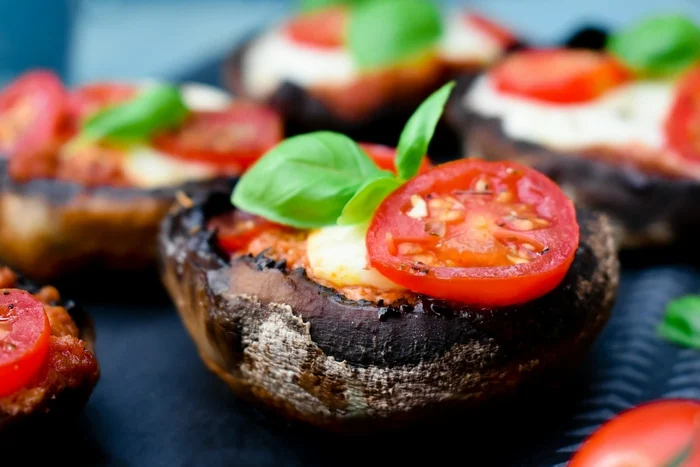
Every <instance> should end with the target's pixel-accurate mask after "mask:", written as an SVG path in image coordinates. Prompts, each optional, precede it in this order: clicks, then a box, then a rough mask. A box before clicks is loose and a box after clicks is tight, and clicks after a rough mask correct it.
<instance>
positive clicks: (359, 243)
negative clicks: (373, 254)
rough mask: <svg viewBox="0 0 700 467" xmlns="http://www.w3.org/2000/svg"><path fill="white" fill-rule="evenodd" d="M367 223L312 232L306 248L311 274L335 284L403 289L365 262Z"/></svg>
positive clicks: (325, 228)
mask: <svg viewBox="0 0 700 467" xmlns="http://www.w3.org/2000/svg"><path fill="white" fill-rule="evenodd" d="M366 229H367V226H362V225H360V226H357V225H353V226H333V227H324V228H322V229H318V230H315V231H313V232H311V234H310V235H309V237H308V240H307V246H306V248H307V249H306V252H307V257H308V259H309V267H310V268H311V272H312V273H313V275H314V276H315V277H317V278H319V279H323V280H326V281H328V282H330V283H332V284H333V285H335V286H336V287H348V286H366V287H374V288H377V289H380V290H403V287H401V286H399V285H397V284H395V283H393V282H392V281H390V280H389V279H387V278H386V277H384V276H383V275H381V274H380V273H379V272H378V271H377V270H376V269H374V268H372V267H370V266H369V265H368V264H367V246H366V244H365V233H366Z"/></svg>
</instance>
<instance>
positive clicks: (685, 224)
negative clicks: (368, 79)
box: [445, 82, 700, 250]
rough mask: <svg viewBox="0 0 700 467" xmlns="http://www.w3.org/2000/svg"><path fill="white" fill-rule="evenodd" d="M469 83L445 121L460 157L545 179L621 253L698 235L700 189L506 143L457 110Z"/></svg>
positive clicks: (590, 158)
mask: <svg viewBox="0 0 700 467" xmlns="http://www.w3.org/2000/svg"><path fill="white" fill-rule="evenodd" d="M470 86H471V83H469V82H463V83H461V85H460V86H458V87H456V88H455V92H454V93H453V94H452V97H451V99H450V102H449V104H448V106H447V109H446V112H445V113H446V117H447V119H448V121H449V124H450V126H451V127H452V128H453V129H454V130H455V133H457V134H458V135H460V136H459V137H460V139H461V147H462V149H461V152H462V154H463V155H464V156H465V157H481V158H483V159H485V160H513V161H517V162H520V163H523V164H526V165H529V166H531V167H533V168H535V169H536V170H538V171H540V172H542V173H544V174H545V175H547V176H548V177H550V178H551V179H552V180H554V181H555V182H556V183H557V184H559V185H560V186H561V188H562V189H563V190H564V191H565V192H566V193H567V194H568V195H569V196H570V197H571V198H572V199H573V200H574V201H575V202H576V203H577V204H578V205H580V206H584V207H587V208H589V209H593V210H598V211H601V212H604V213H606V214H607V215H608V216H609V217H610V219H611V221H612V222H613V225H614V229H615V238H616V241H617V243H618V247H619V248H620V249H622V250H632V249H637V248H641V247H666V246H669V245H671V244H672V243H676V242H678V243H685V242H686V241H687V240H689V239H691V238H696V237H697V235H698V234H700V209H698V206H697V203H696V201H695V200H697V199H698V197H700V183H698V182H697V181H694V180H690V179H679V178H670V177H666V176H664V175H661V174H653V173H650V172H648V171H642V170H639V169H637V168H634V167H631V166H621V165H620V166H618V165H614V164H611V163H608V162H605V161H603V160H601V158H602V156H603V154H600V156H601V157H597V153H598V152H599V151H600V150H594V149H591V150H590V151H588V154H580V153H561V152H557V151H553V150H551V149H548V148H546V147H544V146H540V145H538V144H533V143H529V142H525V141H519V140H515V139H512V138H510V137H508V136H507V135H506V134H505V132H504V131H503V125H502V122H501V119H500V118H490V117H484V116H482V115H480V114H478V113H476V112H473V111H471V110H470V109H467V108H465V106H464V105H463V104H462V101H463V98H464V96H465V94H466V93H467V92H468V89H469V87H470Z"/></svg>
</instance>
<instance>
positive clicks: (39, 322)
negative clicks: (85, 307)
mask: <svg viewBox="0 0 700 467" xmlns="http://www.w3.org/2000/svg"><path fill="white" fill-rule="evenodd" d="M50 338H51V327H50V325H49V319H48V317H47V316H46V312H45V311H44V305H43V304H42V303H41V302H40V301H39V300H37V299H36V298H35V297H34V296H33V295H32V294H30V293H28V292H25V291H24V290H20V289H0V397H3V396H7V395H10V394H13V393H15V392H17V391H18V390H19V389H21V388H22V387H24V386H25V385H26V384H27V383H29V382H31V380H32V378H33V377H34V376H35V375H36V374H37V373H38V372H39V370H40V369H41V367H42V365H43V363H44V361H45V360H46V355H47V352H48V349H49V343H50Z"/></svg>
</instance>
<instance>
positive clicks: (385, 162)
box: [358, 143, 430, 174]
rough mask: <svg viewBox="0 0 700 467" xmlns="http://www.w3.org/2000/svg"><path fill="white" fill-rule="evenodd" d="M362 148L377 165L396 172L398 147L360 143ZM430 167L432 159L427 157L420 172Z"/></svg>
mask: <svg viewBox="0 0 700 467" xmlns="http://www.w3.org/2000/svg"><path fill="white" fill-rule="evenodd" d="M358 145H359V146H360V148H361V149H362V150H363V151H365V153H366V154H367V155H368V156H369V157H370V158H371V159H372V160H373V161H374V163H375V164H377V167H379V168H380V169H383V170H389V171H391V172H393V173H394V174H396V173H397V171H396V164H395V161H396V149H395V148H392V147H389V146H384V145H382V144H376V143H358ZM429 168H430V161H429V160H428V158H427V157H424V158H423V162H421V165H420V167H419V168H418V173H425V172H426V171H427V170H428V169H429Z"/></svg>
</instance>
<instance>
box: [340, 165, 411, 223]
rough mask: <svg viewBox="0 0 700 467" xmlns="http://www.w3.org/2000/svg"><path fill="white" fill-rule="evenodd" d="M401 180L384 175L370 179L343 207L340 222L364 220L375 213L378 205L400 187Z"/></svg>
mask: <svg viewBox="0 0 700 467" xmlns="http://www.w3.org/2000/svg"><path fill="white" fill-rule="evenodd" d="M401 184H402V182H401V180H398V179H396V178H395V177H390V176H382V177H380V178H375V179H374V180H369V181H368V182H366V183H365V184H364V185H362V186H361V187H360V189H359V190H357V193H355V196H353V197H352V198H351V199H350V201H348V203H347V204H346V205H345V207H344V208H343V212H342V214H341V215H340V217H339V218H338V224H340V225H350V224H358V223H360V222H364V221H366V220H367V219H369V218H370V217H372V214H374V211H375V210H376V209H377V206H379V205H380V204H381V202H382V201H383V200H384V198H386V197H387V196H388V195H389V194H390V193H391V192H392V191H394V190H395V189H397V188H398V187H400V186H401Z"/></svg>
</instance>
